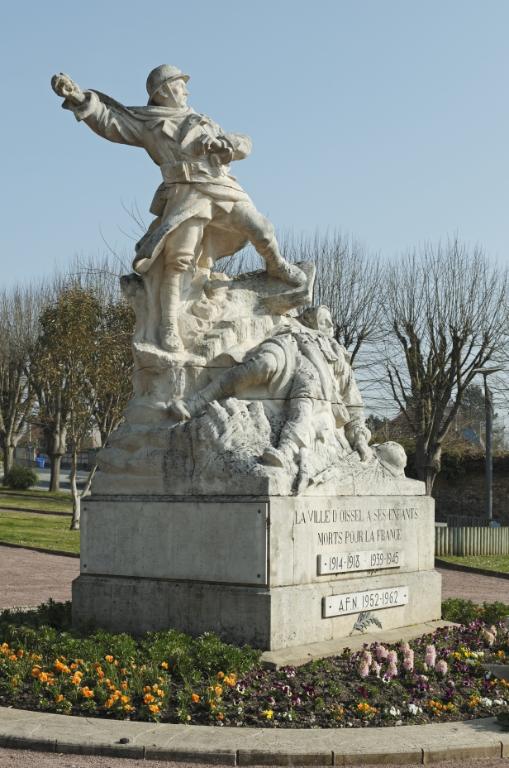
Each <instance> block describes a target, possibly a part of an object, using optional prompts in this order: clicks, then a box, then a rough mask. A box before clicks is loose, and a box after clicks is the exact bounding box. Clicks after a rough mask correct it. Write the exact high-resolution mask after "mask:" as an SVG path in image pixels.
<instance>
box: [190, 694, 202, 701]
mask: <svg viewBox="0 0 509 768" xmlns="http://www.w3.org/2000/svg"><path fill="white" fill-rule="evenodd" d="M191 701H192V702H194V704H198V702H199V701H200V697H199V696H198V694H197V693H192V694H191Z"/></svg>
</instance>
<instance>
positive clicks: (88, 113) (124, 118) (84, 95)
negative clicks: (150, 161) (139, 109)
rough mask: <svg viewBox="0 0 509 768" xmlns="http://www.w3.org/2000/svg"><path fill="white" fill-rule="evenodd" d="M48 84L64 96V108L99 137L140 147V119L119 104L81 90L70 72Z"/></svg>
mask: <svg viewBox="0 0 509 768" xmlns="http://www.w3.org/2000/svg"><path fill="white" fill-rule="evenodd" d="M51 87H52V88H53V90H54V91H55V93H56V94H57V95H58V96H62V97H63V98H64V103H63V104H62V106H63V108H64V109H69V110H71V112H74V116H75V117H76V119H77V120H79V121H81V120H83V122H85V123H86V124H87V125H88V126H89V128H91V129H92V130H93V131H94V132H95V133H97V134H98V135H99V136H102V137H103V138H104V139H108V141H114V142H116V143H118V144H131V145H132V146H135V147H142V146H143V128H144V124H143V121H142V120H140V119H138V118H137V117H136V116H135V115H134V114H133V113H132V112H130V111H129V110H128V109H126V108H125V107H122V106H121V105H120V104H117V105H116V106H114V104H112V103H108V101H109V100H108V99H107V97H102V98H101V97H100V96H99V95H98V94H97V93H96V92H95V91H83V90H82V89H81V88H80V87H79V85H78V84H77V83H75V82H74V80H72V79H71V78H70V77H69V75H65V74H64V73H63V72H60V73H59V74H58V75H53V77H52V78H51Z"/></svg>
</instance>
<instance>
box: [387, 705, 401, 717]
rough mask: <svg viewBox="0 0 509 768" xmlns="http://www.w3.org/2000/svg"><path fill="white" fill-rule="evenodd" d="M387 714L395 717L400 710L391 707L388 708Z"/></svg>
mask: <svg viewBox="0 0 509 768" xmlns="http://www.w3.org/2000/svg"><path fill="white" fill-rule="evenodd" d="M388 712H389V714H390V715H392V717H397V716H398V715H401V710H399V709H398V708H397V707H391V708H390V709H389V710H388Z"/></svg>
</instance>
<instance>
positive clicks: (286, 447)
mask: <svg viewBox="0 0 509 768" xmlns="http://www.w3.org/2000/svg"><path fill="white" fill-rule="evenodd" d="M298 456H299V448H298V446H297V445H296V444H295V443H294V442H293V440H287V439H283V440H281V441H280V443H279V447H278V448H275V447H274V446H272V445H270V446H269V447H268V448H266V449H265V450H264V452H263V455H262V459H261V461H262V464H267V465H269V466H271V467H279V468H281V469H285V470H286V471H289V470H290V471H291V469H292V467H293V466H294V464H295V463H296V461H297V459H298Z"/></svg>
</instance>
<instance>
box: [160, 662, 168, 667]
mask: <svg viewBox="0 0 509 768" xmlns="http://www.w3.org/2000/svg"><path fill="white" fill-rule="evenodd" d="M161 667H162V668H163V669H168V667H169V664H168V662H167V661H162V662H161Z"/></svg>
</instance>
